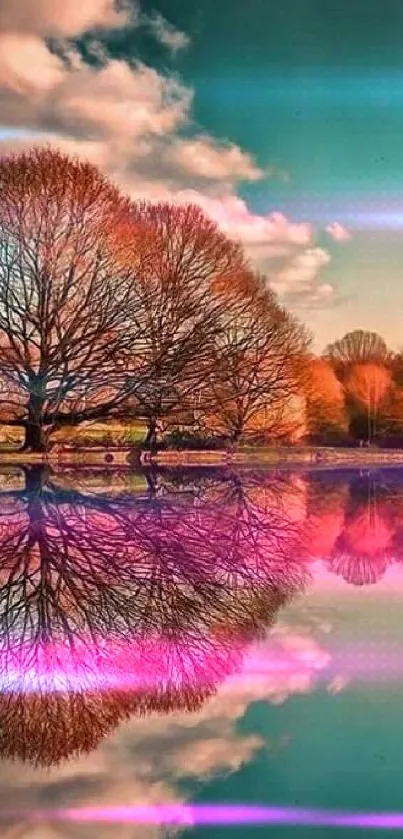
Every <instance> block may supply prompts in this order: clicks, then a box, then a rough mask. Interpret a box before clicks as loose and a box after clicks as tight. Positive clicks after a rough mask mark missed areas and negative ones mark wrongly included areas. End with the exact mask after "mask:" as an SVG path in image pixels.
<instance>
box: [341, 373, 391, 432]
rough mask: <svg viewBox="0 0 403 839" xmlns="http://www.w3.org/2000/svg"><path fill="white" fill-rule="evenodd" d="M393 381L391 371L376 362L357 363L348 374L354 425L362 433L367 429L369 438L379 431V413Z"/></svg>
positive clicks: (349, 397)
mask: <svg viewBox="0 0 403 839" xmlns="http://www.w3.org/2000/svg"><path fill="white" fill-rule="evenodd" d="M391 382H392V377H391V373H390V371H389V370H387V369H386V367H384V366H381V365H380V364H375V363H367V364H357V365H355V366H354V367H352V368H351V370H350V371H349V373H348V375H347V376H346V379H345V389H346V394H347V398H348V400H349V403H350V406H351V414H352V421H353V424H354V427H355V428H356V429H357V431H358V433H361V435H363V434H364V430H365V432H366V436H367V438H368V440H372V438H373V437H374V436H375V434H376V432H377V420H378V415H379V412H380V408H381V405H382V403H383V401H384V400H385V399H386V397H387V394H388V392H389V390H390V387H391Z"/></svg>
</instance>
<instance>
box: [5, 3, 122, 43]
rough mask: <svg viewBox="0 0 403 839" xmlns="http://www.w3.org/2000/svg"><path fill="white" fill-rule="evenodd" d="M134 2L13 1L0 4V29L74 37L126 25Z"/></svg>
mask: <svg viewBox="0 0 403 839" xmlns="http://www.w3.org/2000/svg"><path fill="white" fill-rule="evenodd" d="M135 13H136V6H135V4H134V3H133V6H131V5H130V4H129V3H124V4H121V6H120V8H119V9H118V7H117V6H116V4H115V3H114V0H64V2H62V3H58V2H56V0H35V3H33V2H32V0H12V2H8V0H7V2H4V3H1V5H0V29H1V30H7V31H9V32H18V33H30V34H37V35H42V36H53V37H69V38H71V37H77V36H78V35H80V34H82V33H84V32H88V31H89V30H91V29H94V28H102V29H114V28H117V27H123V26H127V24H128V23H129V22H130V20H131V19H133V17H135Z"/></svg>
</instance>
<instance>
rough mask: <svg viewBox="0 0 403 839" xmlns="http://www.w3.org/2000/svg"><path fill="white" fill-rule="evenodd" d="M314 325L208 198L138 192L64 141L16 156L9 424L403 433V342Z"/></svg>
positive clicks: (4, 406) (10, 200)
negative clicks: (278, 289) (398, 347)
mask: <svg viewBox="0 0 403 839" xmlns="http://www.w3.org/2000/svg"><path fill="white" fill-rule="evenodd" d="M310 347H311V336H310V335H309V333H308V331H307V329H306V328H305V327H304V325H303V324H301V323H300V322H299V321H298V320H297V319H296V318H295V317H294V316H293V315H292V314H291V313H290V312H288V311H287V309H286V308H284V306H282V305H281V303H280V302H279V300H278V298H277V297H276V295H275V293H274V292H273V291H272V289H271V288H270V286H269V283H268V281H267V279H266V277H265V276H264V275H262V274H260V273H259V272H257V271H256V270H254V269H253V267H252V266H251V264H250V263H249V262H248V260H247V259H246V257H245V254H244V252H243V249H242V247H241V245H240V243H239V242H236V241H233V240H232V239H230V238H229V237H228V236H226V235H225V234H224V233H222V232H221V231H220V229H219V228H218V226H217V225H216V224H215V223H214V222H213V221H211V220H210V219H209V218H208V217H207V216H206V215H205V214H204V213H203V212H202V210H201V209H200V208H199V207H197V206H194V205H186V206H182V205H175V204H169V203H157V204H153V203H149V202H133V201H131V200H129V199H128V198H127V197H126V196H124V195H122V194H121V193H120V192H119V190H118V189H117V188H116V187H115V186H114V185H113V184H111V183H110V182H109V181H108V180H107V179H106V178H105V177H104V176H103V175H102V174H101V173H100V172H99V171H98V169H97V168H96V167H94V166H93V165H91V164H89V163H85V162H81V161H79V160H77V159H74V158H70V157H68V156H66V155H64V154H62V153H61V152H58V151H54V150H51V149H49V148H44V149H34V150H32V151H30V152H27V153H22V154H16V155H8V156H4V157H2V158H0V424H1V425H3V426H16V427H20V428H21V429H23V432H24V448H25V449H27V450H33V451H46V450H47V448H48V447H49V446H51V445H52V441H54V440H55V439H57V435H56V432H59V435H60V434H62V433H63V432H66V431H67V430H69V431H70V434H74V433H75V431H74V429H76V428H77V427H78V426H79V425H81V424H83V423H88V422H95V421H101V422H108V421H110V420H115V421H129V422H138V421H141V422H142V423H144V424H145V427H146V434H145V439H144V443H145V444H146V445H147V446H150V447H153V446H155V445H156V444H157V442H158V438H159V434H160V432H161V431H162V432H164V433H167V432H169V431H171V432H172V431H175V429H176V430H178V429H179V430H180V431H181V433H183V430H184V429H188V432H189V433H190V434H191V435H193V437H199V438H200V439H201V440H202V441H203V440H206V439H207V438H209V437H210V438H215V439H219V440H222V441H228V442H230V443H234V444H236V443H237V442H239V441H241V440H242V441H247V442H251V443H255V444H256V443H277V442H278V443H284V442H287V443H292V442H296V441H298V440H301V439H311V440H321V441H322V440H323V441H328V442H332V441H335V442H340V441H341V440H348V441H352V440H359V439H365V440H374V439H378V438H381V437H388V436H389V437H390V436H391V435H400V434H403V354H402V353H395V354H392V353H391V352H390V351H389V350H388V348H387V347H386V345H385V343H384V341H383V340H382V339H381V338H380V337H379V336H377V335H375V334H373V333H365V332H360V331H358V332H354V333H351V334H349V335H347V336H345V338H343V339H342V340H341V341H338V342H336V343H335V344H333V345H331V346H329V347H328V348H327V350H326V352H325V353H324V355H323V357H321V358H317V357H315V356H313V354H312V352H311V348H310Z"/></svg>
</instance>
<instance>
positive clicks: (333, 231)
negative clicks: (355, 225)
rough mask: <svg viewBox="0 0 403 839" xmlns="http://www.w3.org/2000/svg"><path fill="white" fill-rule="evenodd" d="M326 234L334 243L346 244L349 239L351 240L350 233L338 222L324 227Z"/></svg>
mask: <svg viewBox="0 0 403 839" xmlns="http://www.w3.org/2000/svg"><path fill="white" fill-rule="evenodd" d="M326 233H328V234H329V236H330V237H331V238H332V239H334V241H335V242H348V241H349V239H351V233H350V231H349V230H347V227H344V225H342V224H340V223H339V222H338V221H333V222H332V223H331V224H329V225H328V226H327V227H326Z"/></svg>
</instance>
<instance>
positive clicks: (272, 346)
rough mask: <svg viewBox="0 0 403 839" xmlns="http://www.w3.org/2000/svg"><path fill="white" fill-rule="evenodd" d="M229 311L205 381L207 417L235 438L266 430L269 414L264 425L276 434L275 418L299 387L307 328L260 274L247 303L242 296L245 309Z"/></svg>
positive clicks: (218, 336) (306, 340)
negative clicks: (207, 393) (208, 395)
mask: <svg viewBox="0 0 403 839" xmlns="http://www.w3.org/2000/svg"><path fill="white" fill-rule="evenodd" d="M229 314H230V317H229V318H228V321H227V323H226V324H225V327H224V328H223V329H222V330H221V331H220V332H219V333H218V334H217V339H216V347H215V365H214V370H213V371H212V374H211V376H210V377H209V378H208V379H207V380H206V387H207V388H208V390H209V393H210V395H211V406H212V410H211V412H210V416H209V417H208V418H207V422H208V423H209V424H210V425H212V426H213V427H216V428H217V429H219V430H221V431H222V432H223V433H224V434H226V435H227V436H228V437H229V438H230V439H231V440H233V441H234V442H236V441H237V440H239V439H240V438H241V437H242V436H244V435H245V434H249V433H253V432H254V431H255V430H256V428H257V427H260V428H261V429H262V417H263V419H264V418H265V417H266V419H265V420H264V421H263V430H264V426H265V425H266V426H267V428H268V430H269V433H270V434H271V435H272V434H273V433H275V428H274V425H275V423H273V417H274V418H275V417H276V415H278V416H280V413H281V411H282V410H283V408H284V405H285V403H287V402H289V400H291V398H292V397H293V396H295V395H296V394H298V392H299V389H300V388H299V384H300V377H301V375H302V365H301V360H302V359H303V357H304V356H305V354H306V351H307V347H308V345H309V336H308V333H307V332H306V330H305V329H304V327H303V326H302V325H301V324H300V323H299V322H298V321H297V320H296V319H295V318H293V317H292V316H291V315H290V314H289V313H288V312H287V311H286V310H285V309H284V308H283V307H282V306H281V305H280V304H279V302H278V300H277V298H276V295H275V294H274V292H273V291H271V290H270V289H269V288H268V287H267V285H266V284H265V281H264V278H263V277H261V276H259V275H257V276H256V277H255V287H254V289H253V292H252V294H251V296H250V302H249V304H248V305H247V306H246V308H245V306H244V305H243V301H242V302H241V307H240V310H239V311H237V310H236V309H230V310H229ZM291 413H292V412H291ZM288 419H289V418H288ZM279 428H280V423H279Z"/></svg>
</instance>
